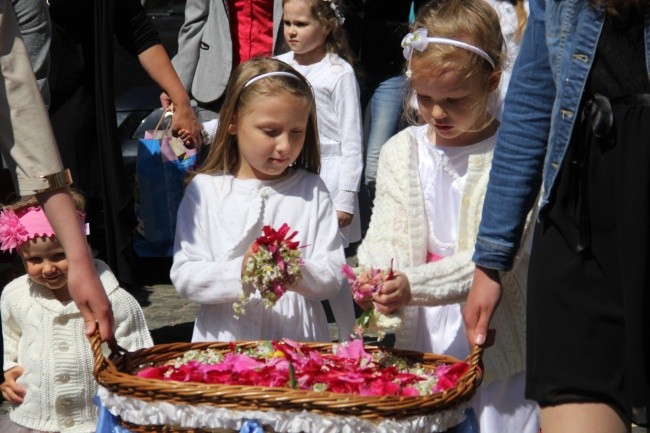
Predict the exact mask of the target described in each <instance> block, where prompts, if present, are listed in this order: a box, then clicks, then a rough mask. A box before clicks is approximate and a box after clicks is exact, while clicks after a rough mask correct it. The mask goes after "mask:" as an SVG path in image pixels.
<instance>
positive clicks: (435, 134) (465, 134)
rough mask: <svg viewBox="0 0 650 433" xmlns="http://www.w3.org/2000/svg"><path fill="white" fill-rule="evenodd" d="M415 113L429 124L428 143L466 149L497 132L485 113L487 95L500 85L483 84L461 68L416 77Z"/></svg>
mask: <svg viewBox="0 0 650 433" xmlns="http://www.w3.org/2000/svg"><path fill="white" fill-rule="evenodd" d="M412 84H413V89H414V91H415V94H416V97H417V102H418V111H419V113H420V116H422V118H423V119H424V121H425V122H426V123H427V124H429V140H430V141H431V142H432V143H435V144H437V145H441V146H467V145H470V144H474V143H478V142H480V141H482V140H484V139H486V138H488V137H490V136H492V135H493V134H494V133H495V132H496V128H497V127H498V122H496V121H493V120H492V117H491V115H490V114H489V113H488V112H487V96H488V94H489V93H490V92H492V91H494V90H495V89H496V87H497V86H498V84H499V80H498V76H497V78H496V79H491V80H490V83H489V88H487V89H486V83H485V82H484V81H483V80H481V79H480V78H479V76H478V75H473V76H471V77H469V78H468V71H467V70H466V69H464V68H460V69H445V70H441V71H433V72H432V73H431V74H429V75H423V74H418V75H417V76H414V77H413V80H412Z"/></svg>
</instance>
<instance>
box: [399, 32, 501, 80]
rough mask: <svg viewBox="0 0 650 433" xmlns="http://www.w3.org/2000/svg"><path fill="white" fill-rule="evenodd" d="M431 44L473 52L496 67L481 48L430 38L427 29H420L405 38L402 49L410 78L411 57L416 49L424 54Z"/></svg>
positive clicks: (452, 40)
mask: <svg viewBox="0 0 650 433" xmlns="http://www.w3.org/2000/svg"><path fill="white" fill-rule="evenodd" d="M429 44H444V45H451V46H454V47H458V48H462V49H464V50H467V51H471V52H472V53H474V54H476V55H479V56H481V57H482V58H484V59H485V60H487V62H488V63H489V64H490V66H492V69H494V68H495V67H496V65H495V64H494V60H492V57H490V56H489V54H488V53H486V52H485V51H483V50H482V49H480V48H479V47H476V46H474V45H471V44H468V43H466V42H462V41H457V40H456V39H448V38H436V37H430V36H428V35H427V29H423V28H419V29H417V30H415V31H414V32H412V33H409V34H407V35H406V36H404V39H402V47H403V48H404V58H405V59H406V60H408V70H407V71H406V75H407V76H408V77H410V76H411V56H412V55H413V50H414V49H415V50H418V51H420V52H423V51H424V50H426V48H427V46H429Z"/></svg>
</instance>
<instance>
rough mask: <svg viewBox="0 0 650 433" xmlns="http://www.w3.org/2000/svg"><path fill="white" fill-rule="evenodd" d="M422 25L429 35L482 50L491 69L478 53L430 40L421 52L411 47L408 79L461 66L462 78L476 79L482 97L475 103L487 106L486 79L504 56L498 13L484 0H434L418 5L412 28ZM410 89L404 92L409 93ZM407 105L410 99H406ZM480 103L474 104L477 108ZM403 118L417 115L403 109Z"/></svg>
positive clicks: (414, 118)
mask: <svg viewBox="0 0 650 433" xmlns="http://www.w3.org/2000/svg"><path fill="white" fill-rule="evenodd" d="M419 28H424V29H426V30H427V34H428V36H430V37H441V38H448V39H454V40H457V41H461V42H465V43H468V44H471V45H474V46H475V47H478V48H480V49H481V50H483V51H485V53H487V55H488V56H490V58H491V59H492V60H493V61H494V65H495V66H494V68H492V65H490V63H489V62H488V61H487V60H486V59H484V58H482V57H481V56H479V55H477V54H475V53H473V52H471V51H468V50H466V49H463V48H459V47H456V46H452V45H447V44H439V43H430V44H428V46H427V48H426V49H425V50H424V51H418V50H413V54H412V57H411V64H410V68H411V80H413V79H415V78H422V77H425V78H430V77H431V74H432V72H433V71H438V72H441V71H444V70H448V69H465V70H467V71H469V72H468V73H467V75H466V76H465V77H464V78H465V79H467V80H469V79H474V78H476V79H480V80H481V81H482V82H483V84H484V88H485V89H486V91H485V95H484V96H485V97H484V98H479V102H477V104H482V105H483V107H487V104H488V97H489V95H490V93H491V91H490V88H491V86H490V81H491V80H492V79H493V76H494V74H500V73H501V71H502V70H503V66H504V64H505V61H506V59H507V55H506V52H505V41H504V39H503V34H502V33H501V25H500V24H499V16H498V15H497V13H496V11H495V10H494V9H493V8H492V6H490V5H489V4H488V3H487V2H486V1H485V0H437V1H436V0H434V1H431V2H429V3H427V4H426V5H425V6H423V7H422V8H420V10H419V12H418V15H417V17H416V19H415V22H414V23H413V25H412V29H413V30H416V29H419ZM410 94H411V92H408V95H410ZM407 102H408V103H407V104H406V106H407V108H408V107H409V106H410V101H407ZM478 107H480V105H477V108H478ZM406 117H407V119H408V120H409V121H411V122H412V123H418V121H419V120H418V119H417V114H416V113H413V111H412V110H406Z"/></svg>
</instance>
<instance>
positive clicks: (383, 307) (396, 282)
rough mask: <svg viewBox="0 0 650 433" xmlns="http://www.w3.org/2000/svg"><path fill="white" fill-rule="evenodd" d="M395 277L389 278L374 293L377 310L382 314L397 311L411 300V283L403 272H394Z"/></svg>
mask: <svg viewBox="0 0 650 433" xmlns="http://www.w3.org/2000/svg"><path fill="white" fill-rule="evenodd" d="M393 275H394V278H393V279H391V280H387V281H385V282H384V284H382V285H381V287H380V288H379V290H378V291H377V292H375V293H374V294H373V297H372V300H373V301H374V307H375V310H376V311H378V312H379V313H382V314H391V313H395V312H397V311H398V310H399V309H400V308H402V307H403V306H404V305H406V304H408V302H409V301H410V300H411V284H410V283H409V280H408V277H407V276H406V275H404V274H403V273H401V272H394V273H393Z"/></svg>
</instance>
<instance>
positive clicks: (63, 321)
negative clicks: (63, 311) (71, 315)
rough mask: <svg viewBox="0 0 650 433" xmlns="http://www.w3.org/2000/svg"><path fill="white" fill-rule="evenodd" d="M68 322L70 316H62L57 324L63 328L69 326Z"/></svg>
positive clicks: (57, 320)
mask: <svg viewBox="0 0 650 433" xmlns="http://www.w3.org/2000/svg"><path fill="white" fill-rule="evenodd" d="M68 321H69V319H68V316H61V317H59V318H57V319H56V323H58V324H59V325H63V326H65V325H67V324H68Z"/></svg>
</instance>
